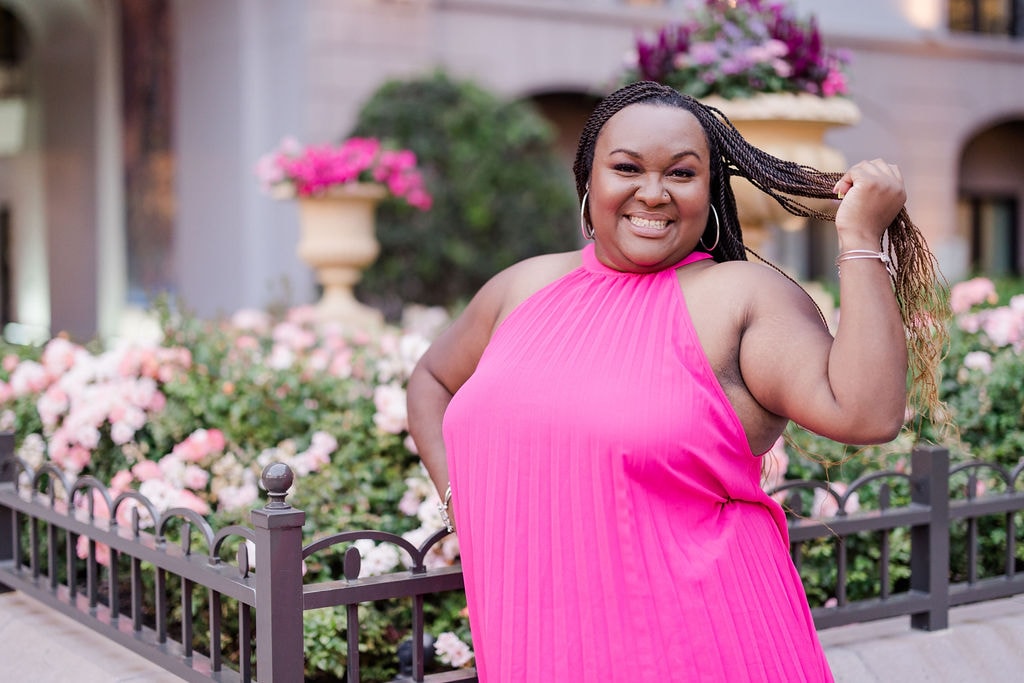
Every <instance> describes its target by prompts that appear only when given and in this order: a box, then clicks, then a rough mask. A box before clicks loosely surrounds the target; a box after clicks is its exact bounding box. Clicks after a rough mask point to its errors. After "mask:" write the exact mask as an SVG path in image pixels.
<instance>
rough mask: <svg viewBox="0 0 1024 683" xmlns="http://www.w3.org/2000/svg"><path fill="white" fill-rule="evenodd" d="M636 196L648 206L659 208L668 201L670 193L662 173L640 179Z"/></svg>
mask: <svg viewBox="0 0 1024 683" xmlns="http://www.w3.org/2000/svg"><path fill="white" fill-rule="evenodd" d="M635 196H636V198H637V199H639V200H640V201H642V202H643V203H644V204H647V205H648V206H657V205H659V204H664V203H665V202H667V201H668V191H667V190H666V189H665V185H664V183H663V182H662V179H661V174H660V173H652V174H648V175H645V176H643V177H642V178H641V179H640V185H638V186H637V188H636V192H635Z"/></svg>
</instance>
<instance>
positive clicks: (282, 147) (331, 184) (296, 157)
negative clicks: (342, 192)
mask: <svg viewBox="0 0 1024 683" xmlns="http://www.w3.org/2000/svg"><path fill="white" fill-rule="evenodd" d="M255 170H256V176H257V178H259V180H260V185H261V187H262V188H263V190H264V191H265V192H266V193H267V194H269V195H270V196H272V197H275V198H278V199H290V198H293V197H314V196H318V195H323V194H325V193H327V192H329V191H330V190H331V189H332V188H335V187H342V186H345V185H349V184H354V183H363V182H375V183H379V184H382V185H384V186H385V187H386V188H387V189H388V192H389V193H390V194H391V196H393V197H395V198H398V199H402V200H404V201H405V202H406V203H407V204H409V205H410V206H413V207H415V208H417V209H421V210H424V211H425V210H427V209H429V208H430V206H431V203H432V199H431V197H430V194H429V193H428V192H427V190H426V188H425V185H424V182H423V176H422V174H421V173H420V171H419V170H418V168H417V160H416V155H415V154H414V153H413V152H412V151H411V150H408V149H388V148H386V147H385V146H384V145H383V144H382V143H381V142H380V140H378V139H376V138H358V137H355V138H348V139H347V140H344V141H343V142H341V143H340V144H337V145H309V146H308V147H302V146H301V145H299V143H298V142H296V141H295V139H294V138H285V139H284V140H282V141H281V143H280V144H279V145H278V147H277V149H275V150H273V151H271V152H270V153H268V154H265V155H263V156H262V157H261V158H260V159H259V161H258V162H257V163H256V169H255Z"/></svg>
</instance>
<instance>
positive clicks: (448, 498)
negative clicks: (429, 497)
mask: <svg viewBox="0 0 1024 683" xmlns="http://www.w3.org/2000/svg"><path fill="white" fill-rule="evenodd" d="M451 504H452V485H451V484H448V488H446V489H445V490H444V500H443V501H441V502H439V503H438V504H437V511H438V512H439V513H441V523H442V524H444V528H445V530H446V531H448V533H451V532H453V531H455V526H454V525H453V524H452V518H451V516H450V515H449V514H448V507H449V506H450V505H451Z"/></svg>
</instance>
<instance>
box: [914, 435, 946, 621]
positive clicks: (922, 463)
mask: <svg viewBox="0 0 1024 683" xmlns="http://www.w3.org/2000/svg"><path fill="white" fill-rule="evenodd" d="M910 468H911V469H910V484H911V488H910V490H911V493H910V497H911V500H912V501H913V502H915V503H919V504H921V505H927V506H928V508H929V514H928V518H929V520H930V521H929V523H928V524H927V525H922V526H915V527H912V528H911V530H910V590H911V591H913V592H918V593H925V594H927V595H928V605H929V607H928V610H927V611H925V612H917V613H915V614H911V615H910V626H911V628H915V629H920V630H923V631H937V630H940V629H944V628H946V627H948V626H949V451H948V450H947V449H945V448H942V447H940V446H931V445H918V446H915V447H914V451H913V454H912V455H911V464H910Z"/></svg>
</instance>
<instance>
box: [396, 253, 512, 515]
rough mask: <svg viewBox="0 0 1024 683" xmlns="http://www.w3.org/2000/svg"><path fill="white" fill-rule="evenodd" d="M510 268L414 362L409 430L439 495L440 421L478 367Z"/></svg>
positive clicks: (444, 471)
mask: <svg viewBox="0 0 1024 683" xmlns="http://www.w3.org/2000/svg"><path fill="white" fill-rule="evenodd" d="M507 279H508V273H507V271H506V272H503V273H499V274H498V275H496V276H495V277H494V278H492V279H491V280H490V281H489V282H488V283H487V284H485V285H484V286H483V287H482V288H481V289H480V291H479V292H477V294H476V296H474V297H473V299H472V301H470V302H469V305H468V306H466V309H465V310H464V311H463V312H462V314H461V315H460V316H459V317H458V318H456V319H455V321H454V322H453V323H452V324H451V326H450V327H448V329H447V330H445V331H444V332H442V333H441V335H440V336H438V338H437V339H436V340H435V341H434V343H433V344H431V346H430V348H429V349H428V350H427V352H426V353H425V354H423V357H422V358H420V360H419V362H418V363H417V364H416V367H415V369H414V370H413V372H412V375H411V376H410V377H409V383H408V386H407V398H406V400H407V407H408V415H409V433H410V434H411V435H412V438H413V441H415V442H416V449H417V450H418V451H419V455H420V459H421V460H422V461H423V464H424V466H426V468H427V472H428V473H429V474H430V479H431V481H433V482H434V486H435V488H436V489H437V491H438V493H439V494H440V495H441V496H443V495H444V491H445V489H446V488H447V487H448V481H449V479H448V461H447V456H446V453H445V447H444V438H443V436H442V433H441V421H442V420H443V418H444V413H445V410H447V408H448V403H449V402H450V401H451V400H452V396H454V395H455V392H456V391H458V390H459V387H461V386H462V385H463V383H465V381H466V380H467V379H469V377H470V375H472V374H473V372H474V370H476V366H477V363H478V362H479V361H480V357H481V356H482V355H483V352H484V348H486V346H487V343H488V342H489V341H490V339H491V334H492V333H493V332H494V328H495V327H496V325H497V322H498V320H499V317H500V313H501V309H502V303H503V301H504V298H505V297H504V292H505V291H506V286H505V283H506V280H507Z"/></svg>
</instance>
